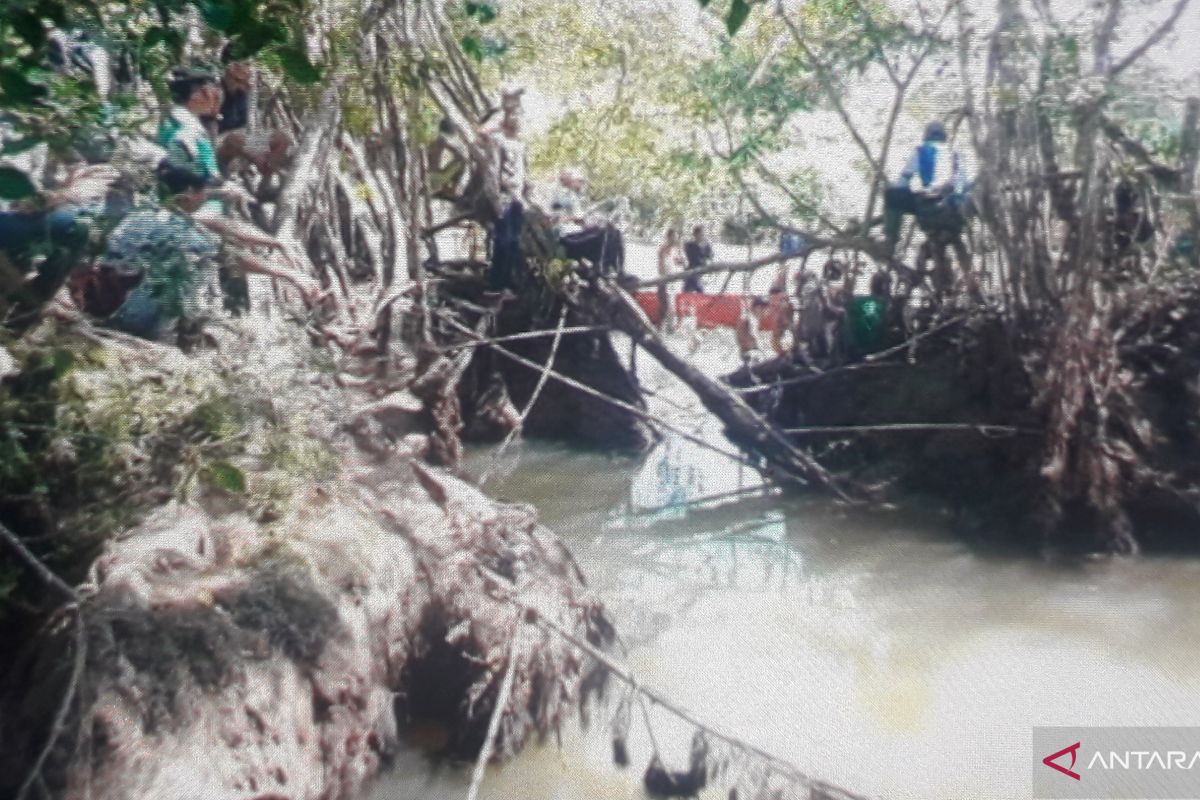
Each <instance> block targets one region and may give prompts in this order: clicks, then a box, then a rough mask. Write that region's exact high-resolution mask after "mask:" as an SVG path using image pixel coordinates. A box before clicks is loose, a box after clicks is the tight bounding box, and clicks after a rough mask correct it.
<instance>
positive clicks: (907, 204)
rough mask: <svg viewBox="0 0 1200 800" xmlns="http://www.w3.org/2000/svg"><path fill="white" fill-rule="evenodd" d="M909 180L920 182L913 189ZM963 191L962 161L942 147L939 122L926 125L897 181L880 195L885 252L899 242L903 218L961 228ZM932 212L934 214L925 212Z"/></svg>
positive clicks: (964, 180)
mask: <svg viewBox="0 0 1200 800" xmlns="http://www.w3.org/2000/svg"><path fill="white" fill-rule="evenodd" d="M913 178H917V179H918V180H919V182H920V186H919V187H917V189H915V190H914V189H913V188H912V181H913ZM966 188H967V177H966V173H965V171H964V170H963V168H962V161H961V159H960V158H959V155H958V153H956V152H954V151H953V150H951V149H950V148H949V146H948V145H947V144H946V129H945V127H944V126H943V125H942V123H940V122H937V121H934V122H930V123H929V124H928V125H926V126H925V135H924V137H923V141H922V142H921V144H920V145H918V146H917V147H916V148H914V149H913V152H912V154H911V155H910V156H909V159H908V161H907V163H905V165H904V169H903V170H901V171H900V177H899V179H898V180H897V181H896V183H894V184H893V185H892V186H891V187H889V188H888V190H887V192H886V193H885V194H884V201H883V208H884V212H883V214H884V216H883V219H884V223H883V227H884V238H885V240H886V242H887V247H888V251H889V252H892V251H894V250H895V247H896V243H897V242H898V241H899V240H900V227H901V225H902V224H903V222H904V216H905V215H912V216H916V217H918V218H920V219H921V220H923V221H924V220H928V221H930V222H938V223H939V224H944V225H947V226H950V227H954V226H960V227H961V225H962V215H961V213H960V207H961V205H962V199H963V195H964V193H965V192H966ZM935 210H936V211H937V212H938V213H937V214H936V215H935V214H931V213H928V212H932V211H935ZM934 216H936V217H937V219H936V220H935V219H934Z"/></svg>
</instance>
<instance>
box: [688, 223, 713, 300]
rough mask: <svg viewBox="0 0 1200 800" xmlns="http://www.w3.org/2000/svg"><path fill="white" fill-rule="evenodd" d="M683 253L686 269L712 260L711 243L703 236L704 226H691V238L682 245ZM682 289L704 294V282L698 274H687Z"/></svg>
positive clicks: (697, 267)
mask: <svg viewBox="0 0 1200 800" xmlns="http://www.w3.org/2000/svg"><path fill="white" fill-rule="evenodd" d="M683 254H684V255H685V256H686V257H687V268H688V270H694V269H700V268H701V267H704V266H707V265H708V264H709V263H710V262H711V261H712V260H713V249H712V245H711V244H709V242H708V239H706V238H705V237H704V226H703V225H697V226H696V227H694V228H692V238H691V240H689V241H688V242H687V243H685V244H684V245H683ZM683 291H685V292H699V293H700V294H704V284H703V283H701V282H700V276H699V275H689V276H688V277H687V278H686V279H684V281H683Z"/></svg>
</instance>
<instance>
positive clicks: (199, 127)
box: [158, 69, 224, 188]
mask: <svg viewBox="0 0 1200 800" xmlns="http://www.w3.org/2000/svg"><path fill="white" fill-rule="evenodd" d="M167 86H168V88H169V89H170V92H171V102H172V105H171V109H170V110H169V111H168V112H167V117H166V119H164V120H163V123H162V125H161V126H160V127H159V129H158V144H159V146H161V147H162V148H163V149H165V150H166V151H167V160H168V161H169V162H170V164H171V166H173V167H176V168H179V169H186V170H189V171H190V172H191V173H192V174H194V175H195V176H196V177H197V178H198V179H199V180H201V181H203V182H204V184H205V185H206V186H209V187H212V188H215V187H218V186H221V185H222V183H223V182H224V179H223V178H222V177H221V168H220V165H219V164H218V163H217V151H216V146H215V145H214V143H213V140H212V136H211V135H210V134H209V130H208V127H207V126H206V123H205V121H206V120H209V121H215V120H216V118H217V115H218V114H219V113H220V111H221V103H222V101H223V98H224V95H223V93H222V91H221V87H220V85H219V84H218V83H217V78H216V76H215V75H214V74H213V73H212V72H210V71H208V70H204V69H176V70H175V71H174V72H172V73H171V80H170V82H169V83H168V84H167Z"/></svg>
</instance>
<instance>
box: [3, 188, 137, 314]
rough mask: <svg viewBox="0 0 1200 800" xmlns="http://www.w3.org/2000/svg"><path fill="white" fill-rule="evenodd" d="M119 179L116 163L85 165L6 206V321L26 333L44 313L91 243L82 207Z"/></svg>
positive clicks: (4, 275)
mask: <svg viewBox="0 0 1200 800" xmlns="http://www.w3.org/2000/svg"><path fill="white" fill-rule="evenodd" d="M117 178H118V174H117V171H116V170H114V169H113V168H112V167H109V166H105V165H95V166H85V167H82V168H80V169H77V170H76V171H75V172H73V173H72V174H71V175H70V176H69V177H68V178H67V180H66V181H65V182H64V184H63V185H62V186H60V187H58V188H56V189H46V190H43V191H42V192H40V193H39V194H38V196H36V197H33V198H28V199H26V200H23V201H21V202H20V203H18V204H16V205H15V206H13V207H12V208H9V209H7V210H4V211H0V325H2V326H3V327H5V328H8V329H9V330H13V331H16V332H17V333H21V332H23V331H24V330H26V329H27V328H29V327H30V326H31V325H32V324H34V323H35V322H36V321H37V320H38V319H39V318H40V314H41V312H42V310H43V309H44V308H46V307H47V305H48V304H49V303H50V302H51V300H52V299H53V298H54V296H55V295H56V294H57V293H58V291H59V289H61V288H62V286H63V285H64V284H65V283H66V281H67V278H68V276H69V275H70V274H71V272H72V270H74V269H75V268H76V266H77V265H78V264H79V261H80V259H81V258H82V256H83V253H84V251H85V248H86V246H87V243H88V238H89V230H90V226H89V224H88V223H87V222H86V221H84V218H83V216H82V215H81V213H80V211H79V209H80V207H81V206H84V205H86V204H89V203H92V202H94V201H96V200H99V199H103V197H104V196H105V194H106V193H107V192H108V190H109V187H110V186H111V185H112V183H113V181H115V180H116V179H117Z"/></svg>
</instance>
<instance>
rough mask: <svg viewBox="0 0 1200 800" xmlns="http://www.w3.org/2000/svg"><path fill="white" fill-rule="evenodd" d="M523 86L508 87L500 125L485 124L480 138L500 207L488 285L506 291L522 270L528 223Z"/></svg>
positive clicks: (504, 92)
mask: <svg viewBox="0 0 1200 800" xmlns="http://www.w3.org/2000/svg"><path fill="white" fill-rule="evenodd" d="M523 93H524V89H522V88H520V87H515V86H510V87H506V88H505V89H504V90H503V92H502V95H501V112H502V114H501V120H500V124H499V126H498V127H493V126H492V125H490V124H485V125H484V126H483V127H481V128H480V129H479V135H480V138H481V139H482V140H483V143H484V144H485V145H486V146H487V147H488V148H489V151H490V154H491V157H492V160H493V169H494V170H495V172H496V180H497V185H498V195H499V197H498V200H499V203H498V206H499V207H498V208H497V216H496V222H495V226H494V227H493V229H492V263H491V269H490V270H489V272H488V286H489V288H490V289H491V290H492V291H494V292H506V291H508V290H509V289H511V287H512V286H513V278H514V276H515V275H516V274H517V273H518V272H520V270H521V269H522V266H523V263H524V258H523V256H522V253H521V231H522V230H523V228H524V226H525V204H526V203H527V202H529V200H528V198H529V190H530V186H529V180H528V174H529V172H528V154H527V152H526V148H525V143H524V142H523V141H521V95H522V94H523Z"/></svg>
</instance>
